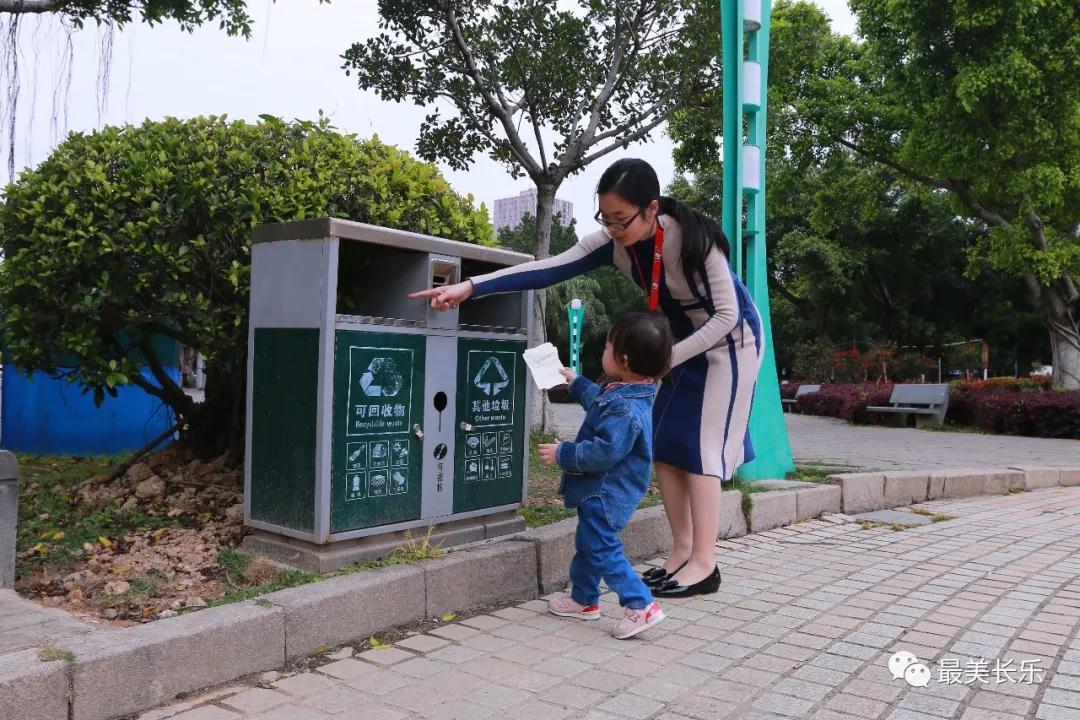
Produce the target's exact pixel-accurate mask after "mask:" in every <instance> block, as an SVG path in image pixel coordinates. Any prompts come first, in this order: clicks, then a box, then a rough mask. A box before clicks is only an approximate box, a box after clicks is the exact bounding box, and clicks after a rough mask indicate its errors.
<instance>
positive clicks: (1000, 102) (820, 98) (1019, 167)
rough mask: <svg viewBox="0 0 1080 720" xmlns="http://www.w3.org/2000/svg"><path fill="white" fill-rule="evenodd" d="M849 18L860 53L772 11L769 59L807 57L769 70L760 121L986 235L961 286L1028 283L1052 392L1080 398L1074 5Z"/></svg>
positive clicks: (805, 14) (973, 7) (861, 1)
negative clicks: (935, 199)
mask: <svg viewBox="0 0 1080 720" xmlns="http://www.w3.org/2000/svg"><path fill="white" fill-rule="evenodd" d="M851 8H852V10H853V12H855V14H856V16H857V17H858V20H859V34H860V36H861V40H859V41H855V40H852V39H851V38H846V37H838V36H834V35H832V34H831V32H829V31H828V29H827V28H826V27H823V26H822V24H821V22H820V16H821V15H822V14H821V12H820V10H818V9H817V8H814V7H813V6H812V5H810V4H809V3H806V2H783V3H778V4H777V6H776V11H775V16H776V17H777V18H778V20H777V22H776V23H775V24H774V26H773V29H774V33H776V35H777V36H778V38H783V39H782V40H781V42H779V43H776V44H774V47H773V52H774V53H777V54H780V55H784V54H785V49H786V48H787V47H788V46H790V47H793V48H799V49H801V50H803V51H804V52H802V53H801V54H800V53H796V55H797V57H795V58H794V59H789V60H786V61H785V60H781V61H780V62H777V63H774V66H773V68H772V69H773V70H774V73H773V77H771V78H770V88H769V91H770V98H769V105H770V116H772V115H774V114H775V115H776V120H775V122H776V123H777V126H778V127H779V128H780V129H781V130H782V132H784V133H786V135H787V137H788V140H789V143H788V147H804V148H810V149H812V151H813V152H812V154H811V155H809V156H808V157H811V158H815V159H820V158H822V157H825V156H828V155H830V154H832V153H835V152H838V151H841V150H845V149H846V150H851V151H854V152H855V153H857V154H858V155H859V156H860V157H862V158H865V159H866V160H870V161H872V162H874V163H877V164H878V165H879V166H881V167H882V168H887V169H888V170H889V171H891V172H895V173H897V174H898V175H899V176H902V177H903V178H904V179H905V180H906V181H908V182H911V183H915V184H918V185H920V186H922V187H923V188H926V189H932V190H933V191H935V192H941V193H943V194H945V196H946V197H948V198H949V200H950V201H951V203H952V204H953V207H954V208H955V209H959V210H961V211H962V212H964V213H965V214H967V215H968V216H970V217H971V218H973V219H974V221H975V222H974V223H973V225H974V226H975V227H977V228H979V229H985V230H986V231H985V232H980V233H978V234H977V235H975V237H974V242H973V243H972V244H970V245H969V246H967V247H966V248H965V253H966V258H967V275H968V277H969V278H975V277H977V276H979V275H980V274H981V273H984V272H986V271H992V273H993V274H994V275H996V276H1008V277H1011V278H1016V279H1017V280H1019V281H1020V282H1022V283H1023V286H1024V290H1025V293H1026V295H1027V298H1026V300H1027V302H1029V303H1032V304H1033V305H1034V308H1035V309H1036V310H1037V311H1038V313H1039V314H1040V315H1041V316H1042V320H1043V322H1044V323H1045V325H1044V327H1045V328H1046V329H1047V330H1049V334H1050V338H1051V346H1052V349H1053V364H1054V372H1055V380H1057V381H1058V382H1060V383H1062V384H1064V385H1065V386H1066V387H1072V388H1080V320H1078V318H1080V291H1078V289H1077V285H1076V279H1075V277H1076V275H1077V274H1078V273H1080V234H1078V233H1080V131H1078V128H1080V110H1078V108H1080V72H1078V71H1080V15H1078V14H1077V13H1076V4H1075V2H1073V1H1072V0H1043V1H1041V2H1036V3H1016V2H1012V0H989V1H988V2H980V3H945V4H942V3H938V2H934V0H852V2H851ZM789 16H790V18H795V20H794V21H792V22H790V23H789V24H786V22H787V18H788V17H789ZM813 18H816V19H817V21H816V22H811V21H809V20H810V19H813ZM785 43H786V44H785ZM774 78H779V80H780V82H778V83H777V86H776V87H775V88H774V86H773V83H772V81H773V79H774ZM777 96H779V97H781V98H782V100H781V101H780V102H779V103H778V104H777V111H776V112H775V113H774V112H773V107H774V105H773V101H774V99H775V98H776V97H777ZM772 123H773V118H772V117H770V125H772ZM690 124H691V125H692V124H693V123H690ZM771 141H772V138H771V137H770V142H771ZM771 147H772V153H771V156H772V158H776V159H780V158H782V153H781V154H778V153H777V146H776V144H775V143H774V144H772V145H771ZM816 161H817V160H815V162H816ZM770 170H771V168H770ZM954 211H955V210H954Z"/></svg>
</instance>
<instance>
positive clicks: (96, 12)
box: [0, 0, 324, 37]
mask: <svg viewBox="0 0 1080 720" xmlns="http://www.w3.org/2000/svg"><path fill="white" fill-rule="evenodd" d="M321 1H324V0H320V2H321ZM19 5H20V3H19V0H9V1H8V2H4V3H0V11H4V12H16V13H18V12H24V10H23V9H22V8H20V7H19ZM51 12H55V13H57V14H59V15H63V16H65V17H67V18H69V19H70V20H71V21H72V22H73V23H74V24H75V26H76V27H80V28H81V27H82V26H83V24H84V23H85V22H86V21H87V20H92V21H94V22H97V23H113V24H116V25H117V26H121V27H122V26H124V25H128V24H130V23H131V22H133V21H135V20H142V22H145V23H146V24H148V25H156V24H158V23H161V22H164V21H166V20H175V21H176V22H177V23H179V24H180V27H181V28H182V29H184V30H186V31H188V32H191V31H193V30H194V29H195V28H196V27H197V26H199V25H204V24H208V23H211V22H215V21H216V22H217V23H218V24H219V25H220V27H221V28H222V29H223V30H225V31H226V32H227V33H229V34H230V35H243V36H244V37H250V35H251V17H250V16H249V15H248V13H247V0H199V1H198V2H193V1H192V0H55V2H54V3H53V8H51Z"/></svg>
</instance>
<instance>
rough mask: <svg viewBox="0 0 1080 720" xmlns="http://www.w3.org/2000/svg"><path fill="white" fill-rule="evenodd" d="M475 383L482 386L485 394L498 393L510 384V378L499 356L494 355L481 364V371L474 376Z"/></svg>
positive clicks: (481, 388) (479, 386)
mask: <svg viewBox="0 0 1080 720" xmlns="http://www.w3.org/2000/svg"><path fill="white" fill-rule="evenodd" d="M473 384H474V385H476V387H478V388H480V390H481V391H483V393H484V394H485V395H498V394H499V392H501V391H502V389H503V388H504V387H506V386H507V385H509V384H510V378H509V377H508V376H507V374H506V370H504V369H503V366H502V363H500V362H499V360H498V358H496V357H495V356H492V357H489V358H488V359H487V360H485V361H484V364H483V365H481V366H480V371H479V372H477V373H476V377H475V378H473Z"/></svg>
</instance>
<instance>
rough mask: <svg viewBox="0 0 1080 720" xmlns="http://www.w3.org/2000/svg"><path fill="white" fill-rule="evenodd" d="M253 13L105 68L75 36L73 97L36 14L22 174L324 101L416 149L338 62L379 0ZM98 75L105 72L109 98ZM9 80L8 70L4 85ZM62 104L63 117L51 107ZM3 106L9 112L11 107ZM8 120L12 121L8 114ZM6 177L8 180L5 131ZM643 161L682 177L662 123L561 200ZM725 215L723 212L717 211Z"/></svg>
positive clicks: (132, 37)
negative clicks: (195, 124)
mask: <svg viewBox="0 0 1080 720" xmlns="http://www.w3.org/2000/svg"><path fill="white" fill-rule="evenodd" d="M816 2H817V4H818V5H820V6H821V7H822V8H824V10H825V11H826V13H827V14H828V15H829V16H830V17H831V18H832V20H833V27H834V29H835V30H836V31H838V32H844V33H852V32H854V25H855V22H854V18H853V17H852V16H851V13H850V11H849V10H848V8H847V3H846V0H816ZM248 5H249V10H250V12H251V14H252V16H253V17H254V19H255V26H254V31H253V33H252V37H251V39H250V40H249V41H244V40H243V39H240V38H230V37H228V36H226V35H225V34H224V33H222V32H221V31H219V30H217V29H216V28H201V29H199V30H196V31H195V33H194V34H191V35H189V34H187V33H183V32H180V31H179V30H178V29H176V28H175V26H174V25H166V26H159V27H155V28H148V27H146V26H134V27H132V28H131V29H129V30H125V31H124V32H118V33H116V34H115V36H114V38H113V40H112V42H113V47H112V52H111V54H108V53H105V56H108V57H111V68H110V69H109V70H108V71H107V72H106V71H105V69H104V68H102V67H101V57H102V56H103V53H102V45H103V44H104V36H103V35H102V33H101V32H100V31H99V30H97V29H96V28H94V27H93V26H89V27H87V28H86V29H85V30H83V31H81V32H77V33H75V34H74V36H73V44H72V48H71V50H72V55H71V56H72V57H73V58H74V68H75V70H74V72H73V73H72V74H71V78H70V94H69V96H68V97H67V99H66V101H65V99H64V96H65V92H64V88H65V86H64V85H63V84H62V83H61V82H60V78H61V77H62V76H63V75H64V73H63V68H64V66H65V65H66V64H67V62H68V57H69V54H68V49H67V36H66V34H65V33H64V32H63V30H62V29H61V27H60V25H59V23H58V22H57V21H56V20H55V19H53V18H49V17H47V16H46V17H41V16H35V17H32V18H29V19H27V20H26V21H25V24H24V26H23V28H22V33H21V43H20V50H21V56H20V58H19V62H20V66H21V68H22V72H20V84H21V92H20V98H19V111H18V117H17V125H16V127H17V130H16V138H17V146H16V154H15V159H16V172H18V170H19V168H22V167H25V166H27V165H33V164H36V163H38V162H41V160H43V159H44V158H45V157H47V156H48V154H49V152H50V151H51V150H52V148H54V147H55V145H56V143H57V141H58V140H59V139H61V138H62V137H63V135H64V134H65V132H66V131H67V130H91V129H94V128H97V127H100V126H101V125H103V124H121V123H125V122H128V123H140V122H142V121H143V120H144V119H146V118H150V119H160V118H163V117H166V116H175V117H180V118H186V117H192V116H196V115H209V114H218V115H220V114H226V115H228V116H230V117H232V118H238V119H239V118H243V119H246V120H257V118H258V116H259V115H260V114H263V113H270V114H272V115H277V116H280V117H284V118H288V119H291V118H303V119H310V118H315V117H316V116H317V115H318V111H319V110H320V109H321V110H323V111H324V112H325V113H326V114H327V115H329V116H330V117H331V118H332V120H333V123H334V125H336V126H337V127H338V128H339V129H341V130H343V131H347V132H353V133H356V134H358V135H360V136H364V137H366V136H370V135H373V134H377V135H378V136H379V137H380V138H381V139H382V140H383V141H384V142H388V143H391V144H394V145H397V146H399V147H401V148H403V149H407V150H410V151H413V150H414V148H415V141H416V133H417V130H418V128H419V125H420V122H421V121H422V119H423V117H424V115H425V113H426V110H425V109H424V108H417V107H414V106H412V105H407V104H392V103H387V102H383V101H382V100H380V99H379V98H378V97H376V96H375V95H374V94H373V93H369V92H363V91H361V90H359V89H358V88H357V87H356V85H355V81H354V80H353V79H352V78H349V77H346V76H345V73H344V71H343V70H341V58H340V56H341V54H342V53H343V52H344V50H345V49H346V48H348V46H349V45H350V44H352V43H353V42H356V41H358V40H362V39H364V38H367V37H370V36H372V35H374V34H375V33H376V31H377V28H376V20H377V9H376V6H377V3H376V2H375V1H374V0H336V1H335V2H332V3H331V4H329V5H319V4H317V3H316V2H314V0H279V2H277V3H276V4H274V3H271V2H269V0H251V2H249V3H248ZM99 77H104V78H107V79H108V93H107V101H106V103H105V106H104V107H102V106H101V102H100V92H99V90H98V88H99V87H100V85H101V83H100V82H99ZM8 82H10V78H9V77H7V76H6V75H0V85H4V86H6V85H7V83H8ZM54 107H56V108H58V110H59V112H58V113H57V119H56V120H55V121H54V119H53V116H54V112H53V108H54ZM2 109H3V112H4V113H5V114H6V113H7V112H8V111H9V108H8V107H7V106H6V103H5V104H4V105H3V108H2ZM5 125H6V121H5ZM4 137H5V148H4V152H3V158H4V162H3V164H2V167H3V170H2V174H0V182H7V180H8V178H7V149H6V133H5V134H4ZM625 156H630V157H641V158H645V159H646V160H648V161H649V162H650V163H652V164H653V166H654V167H655V168H656V170H657V173H658V174H659V176H660V182H661V185H662V186H663V185H666V184H667V183H668V182H670V180H671V179H672V176H673V174H674V170H673V165H672V161H671V141H670V140H669V139H668V138H667V136H666V135H665V134H664V133H663V132H662V130H656V131H654V132H653V136H652V138H651V141H650V142H647V143H643V144H638V145H633V146H631V147H630V148H629V149H627V150H626V151H623V152H621V153H620V152H616V153H612V154H611V155H609V156H607V157H606V158H604V159H602V160H600V161H598V162H597V163H594V164H593V165H592V166H590V167H589V168H588V169H586V170H585V171H584V172H582V173H579V174H578V175H575V176H574V177H572V178H570V179H569V180H567V182H566V183H565V184H564V185H563V187H562V189H561V190H560V192H559V197H560V198H563V199H566V200H569V201H571V202H572V203H574V214H575V216H576V217H577V220H578V224H579V227H581V228H582V229H588V228H590V227H591V225H592V224H593V221H592V219H591V216H592V214H593V212H594V210H595V200H594V196H593V190H594V189H595V186H596V182H597V179H598V178H599V176H600V174H601V173H602V172H603V170H604V167H606V165H607V164H608V162H610V161H612V160H615V159H617V158H618V157H625ZM443 172H444V173H445V174H446V176H447V177H448V179H449V180H450V182H451V183H452V184H453V185H454V187H455V189H456V190H457V191H458V192H460V193H462V194H464V193H470V192H471V193H472V194H473V195H475V196H476V198H477V200H478V201H482V202H484V203H486V204H487V206H488V209H489V210H491V209H492V206H493V201H494V200H495V198H497V197H505V196H507V195H513V194H516V193H517V192H519V191H521V190H526V189H528V188H529V187H531V183H530V182H529V180H528V178H519V179H517V180H512V179H511V178H510V177H509V176H508V175H507V173H506V171H505V169H504V168H503V166H502V165H500V164H497V163H495V162H493V161H490V160H488V159H486V158H478V159H477V161H476V162H475V163H474V165H473V166H472V168H471V169H470V170H468V171H464V172H461V171H451V170H449V169H448V168H446V167H443ZM717 212H719V210H718V209H717Z"/></svg>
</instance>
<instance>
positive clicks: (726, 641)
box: [153, 488, 1080, 720]
mask: <svg viewBox="0 0 1080 720" xmlns="http://www.w3.org/2000/svg"><path fill="white" fill-rule="evenodd" d="M919 506H920V507H926V508H927V509H929V510H931V511H933V512H948V513H949V514H952V515H954V516H956V519H954V520H952V521H948V522H944V523H935V524H932V525H928V526H925V527H923V528H920V529H918V530H908V531H904V532H902V533H897V532H893V531H891V530H888V529H879V530H867V531H861V530H857V529H855V528H857V526H853V525H852V524H850V523H849V524H847V525H845V524H835V523H832V522H829V521H819V522H815V523H813V524H810V523H807V524H805V525H806V526H807V527H805V528H802V527H800V526H793V527H792V528H788V529H787V530H786V531H785V532H782V533H770V536H769V537H760V536H747V537H744V538H739V539H737V541H723V542H722V543H720V544H719V545H718V549H717V553H718V554H717V558H718V564H720V565H721V566H722V572H723V574H724V586H723V588H722V591H721V592H720V593H717V594H716V595H713V596H708V597H700V598H690V599H685V600H670V601H667V602H665V603H664V606H665V611H666V612H667V614H668V616H669V619H668V620H667V621H666V622H665V623H664V624H662V625H660V626H658V627H657V628H656V630H654V631H650V632H648V633H645V634H643V635H642V636H640V637H638V638H635V639H633V640H630V641H618V640H615V639H613V638H611V637H610V635H609V632H610V628H611V626H612V625H613V624H614V622H615V619H616V618H618V617H619V616H620V615H621V609H620V608H619V607H618V605H617V599H616V598H615V597H614V596H613V595H612V594H611V593H605V594H604V596H603V597H602V601H601V606H602V611H603V612H604V614H605V617H604V619H602V620H601V621H600V622H598V623H582V622H575V621H570V620H567V619H563V618H554V617H551V616H549V615H547V614H545V613H546V602H545V601H544V600H536V601H529V602H528V603H521V604H518V605H515V606H511V607H507V608H504V609H501V610H496V611H493V612H491V613H489V614H487V615H480V616H477V617H474V618H468V619H465V620H462V621H460V622H454V623H449V624H445V625H441V626H439V627H437V628H435V629H434V630H432V631H431V632H430V633H425V634H419V635H413V636H410V637H408V638H406V639H404V640H402V641H400V642H398V643H396V644H395V646H394V647H393V648H391V649H388V650H373V651H367V652H364V653H360V654H358V655H357V656H356V657H349V656H348V655H349V653H346V652H345V651H346V650H348V648H343V649H342V653H341V654H340V655H339V656H337V658H338V659H334V658H330V657H326V656H324V657H325V658H326V659H330V660H332V662H329V663H327V664H325V665H322V666H321V667H319V668H318V669H317V670H316V671H314V672H310V671H309V672H301V673H297V674H294V675H290V676H286V677H277V676H276V675H270V676H267V677H266V680H265V682H266V683H269V684H268V685H264V686H263V687H261V688H248V689H245V688H244V687H243V686H240V687H235V686H234V687H233V688H232V689H231V691H230V692H229V693H227V694H225V695H218V696H214V697H209V696H208V697H207V698H206V699H204V700H202V701H201V702H203V703H207V704H203V705H200V706H198V707H193V706H192V705H191V704H188V705H184V704H181V703H177V704H176V705H175V707H176V711H175V712H174V713H173V714H172V716H171V717H173V718H175V717H181V715H176V714H175V713H177V712H178V713H182V714H188V713H193V712H196V711H199V712H203V713H208V714H209V715H208V716H207V717H206V718H203V719H202V720H231V719H233V718H236V719H237V720H240V719H241V718H242V719H243V720H256V718H259V719H260V720H261V719H262V718H264V716H265V718H266V719H267V720H284V719H285V718H286V717H289V718H290V720H301V719H302V718H318V720H324V719H325V718H334V720H354V719H355V720H360V718H361V717H363V718H365V720H381V719H384V718H385V719H388V720H405V719H406V718H416V719H418V720H420V719H422V720H451V719H456V720H472V719H475V720H480V719H481V718H511V717H512V718H515V719H516V718H531V717H536V718H541V717H542V718H545V720H548V719H549V718H554V719H555V720H559V719H561V718H595V719H596V720H612V719H617V720H627V719H628V718H642V719H645V718H648V720H658V719H660V718H664V719H665V720H688V719H689V720H736V719H737V720H791V719H792V718H818V719H820V720H943V718H946V717H948V718H952V719H953V720H956V719H959V720H1018V719H1019V718H1031V717H1034V718H1037V719H1038V720H1077V719H1078V718H1080V635H1078V634H1077V629H1078V628H1077V626H1078V624H1080V562H1078V561H1076V560H1075V559H1074V558H1075V557H1080V524H1078V523H1076V518H1077V516H1078V515H1080V488H1078V489H1075V490H1073V489H1070V490H1066V491H1060V492H1046V493H1022V494H1020V495H1016V496H1000V497H994V498H982V497H979V498H970V499H965V500H956V501H953V500H949V501H932V502H926V503H920V504H919ZM838 519H839V521H840V522H841V523H843V522H845V520H844V519H843V518H842V517H841V518H838ZM1017 537H1020V538H1023V540H1021V541H1019V542H1016V541H1015V538H1017ZM1006 549H1007V550H1008V551H1009V552H1007V553H1006V552H1003V551H1004V550H1006ZM898 649H904V650H908V651H909V652H913V653H915V654H916V655H917V656H918V657H919V658H920V660H921V661H922V662H925V663H926V664H928V665H929V666H931V669H932V671H934V672H936V665H935V664H936V663H938V662H940V660H941V659H942V658H943V657H956V658H957V661H958V662H959V661H963V660H966V659H967V657H969V656H971V657H977V656H978V655H980V654H982V655H983V656H984V657H986V658H988V659H989V658H995V657H997V658H1007V657H1013V658H1016V659H1017V660H1019V659H1021V658H1024V659H1041V660H1042V662H1041V668H1042V669H1043V670H1044V672H1045V677H1044V678H1043V680H1042V682H1041V683H1038V684H1023V683H1016V682H1010V683H1002V684H993V683H990V684H979V683H975V684H974V685H965V684H962V683H944V682H937V681H936V677H935V680H934V681H932V682H931V683H930V684H929V685H928V686H927V687H925V688H912V687H909V686H908V685H907V684H906V683H905V682H904V681H903V680H895V679H893V678H892V676H891V673H890V672H889V669H888V658H889V656H890V655H891V654H892V652H893V651H895V650H898ZM964 653H967V655H965V654H964ZM1051 670H1053V671H1052V672H1051ZM266 687H270V688H273V689H265V688H266ZM269 698H273V699H274V701H275V702H276V703H277V704H276V706H265V705H264V706H260V705H259V703H260V702H269ZM245 702H248V703H249V704H247V705H244V707H239V706H238V705H234V704H232V703H239V704H241V705H243V704H244V703H245ZM357 704H362V705H363V707H362V708H358V707H355V706H356V705H357ZM369 709H371V712H368V713H367V714H366V715H362V714H361V711H368V710H369ZM287 711H291V712H293V713H294V716H289V715H286V714H284V713H286V712H287ZM155 712H156V713H158V714H156V715H154V716H153V717H154V720H164V719H165V718H170V715H168V714H164V712H163V710H158V711H155ZM184 720H200V718H198V717H192V718H186V717H185V718H184Z"/></svg>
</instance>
